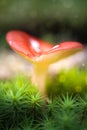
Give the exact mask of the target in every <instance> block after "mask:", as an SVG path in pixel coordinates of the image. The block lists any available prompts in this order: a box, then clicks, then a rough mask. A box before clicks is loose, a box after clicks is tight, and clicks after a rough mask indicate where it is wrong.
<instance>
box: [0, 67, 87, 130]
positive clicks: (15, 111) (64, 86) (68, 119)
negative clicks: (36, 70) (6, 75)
mask: <svg viewBox="0 0 87 130" xmlns="http://www.w3.org/2000/svg"><path fill="white" fill-rule="evenodd" d="M86 72H87V69H82V70H81V69H76V68H74V69H72V70H69V71H62V72H60V73H59V74H58V76H56V77H55V78H54V79H53V80H50V78H49V79H47V88H48V89H47V92H48V97H49V100H50V102H47V101H46V99H45V98H44V97H43V96H42V95H41V93H40V92H39V90H37V88H35V86H34V85H32V83H31V81H30V80H29V78H27V77H26V76H23V75H18V76H16V77H14V78H13V79H10V80H6V81H0V129H1V130H60V129H61V130H66V129H67V130H77V129H79V130H85V129H87V91H86V90H87V73H86ZM76 87H77V88H80V89H77V88H76ZM77 90H79V91H77Z"/></svg>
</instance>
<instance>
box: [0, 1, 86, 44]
mask: <svg viewBox="0 0 87 130" xmlns="http://www.w3.org/2000/svg"><path fill="white" fill-rule="evenodd" d="M13 29H20V30H23V31H26V32H28V33H30V34H33V35H35V36H37V37H40V38H42V39H45V40H47V41H49V42H53V43H55V42H60V41H64V40H77V41H81V42H82V43H83V44H86V43H87V37H86V34H87V0H0V36H1V38H2V36H3V35H4V34H5V33H6V32H7V31H9V30H13ZM0 44H3V43H2V42H0Z"/></svg>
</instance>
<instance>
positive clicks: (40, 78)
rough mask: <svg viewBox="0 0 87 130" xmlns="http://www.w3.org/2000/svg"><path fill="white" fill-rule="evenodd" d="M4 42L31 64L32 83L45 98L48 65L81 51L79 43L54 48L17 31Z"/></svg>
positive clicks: (65, 43)
mask: <svg viewBox="0 0 87 130" xmlns="http://www.w3.org/2000/svg"><path fill="white" fill-rule="evenodd" d="M6 41H7V42H8V44H9V45H10V46H11V48H12V49H13V50H14V51H16V52H17V53H19V54H21V55H22V56H24V57H25V58H27V59H28V60H29V61H30V62H31V63H32V64H33V66H34V67H33V68H34V76H33V77H32V83H33V84H35V86H37V88H38V89H39V91H40V92H41V93H42V95H44V96H46V88H45V81H46V76H47V70H48V67H49V65H50V64H52V63H54V62H56V61H59V60H61V59H63V58H65V57H68V56H70V55H72V54H74V53H76V52H78V51H81V50H82V49H83V45H82V44H81V43H79V42H74V41H66V42H62V43H60V44H58V45H55V46H54V45H52V44H49V43H46V42H44V41H42V40H40V39H37V38H35V37H33V36H31V35H29V34H27V33H25V32H22V31H18V30H13V31H10V32H8V33H7V35H6Z"/></svg>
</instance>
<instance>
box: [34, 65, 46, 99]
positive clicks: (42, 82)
mask: <svg viewBox="0 0 87 130" xmlns="http://www.w3.org/2000/svg"><path fill="white" fill-rule="evenodd" d="M47 69H48V66H46V65H43V64H41V63H40V64H35V66H34V69H33V75H32V83H33V84H34V85H35V86H36V87H37V88H38V90H39V91H40V92H41V94H42V95H43V96H46V88H45V86H46V76H47Z"/></svg>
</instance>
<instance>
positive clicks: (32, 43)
mask: <svg viewBox="0 0 87 130" xmlns="http://www.w3.org/2000/svg"><path fill="white" fill-rule="evenodd" d="M6 40H7V42H8V44H9V45H10V46H11V47H12V49H13V50H15V51H16V52H18V53H20V54H21V55H24V56H25V57H27V58H28V59H30V60H31V61H33V60H36V58H37V57H40V56H42V55H45V57H46V55H50V54H52V53H56V52H58V53H59V52H62V51H68V50H73V49H74V50H76V49H82V48H83V45H82V44H81V43H79V42H73V41H68V42H63V43H61V44H58V45H56V46H53V45H51V44H48V43H46V42H44V41H42V40H39V39H37V38H35V37H33V36H31V35H28V34H27V33H25V32H22V31H10V32H8V33H7V35H6Z"/></svg>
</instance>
